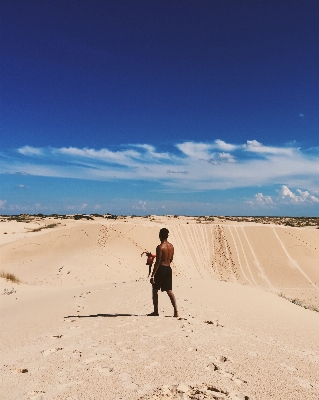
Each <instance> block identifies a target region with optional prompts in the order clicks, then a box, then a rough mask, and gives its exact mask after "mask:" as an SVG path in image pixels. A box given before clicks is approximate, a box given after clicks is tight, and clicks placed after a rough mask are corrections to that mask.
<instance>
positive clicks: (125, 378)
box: [119, 372, 138, 390]
mask: <svg viewBox="0 0 319 400" xmlns="http://www.w3.org/2000/svg"><path fill="white" fill-rule="evenodd" d="M119 376H120V379H121V380H122V382H123V385H124V386H125V388H126V389H131V390H136V389H138V385H136V383H134V382H133V380H132V376H131V375H130V374H129V373H127V372H123V373H121V374H120V375H119Z"/></svg>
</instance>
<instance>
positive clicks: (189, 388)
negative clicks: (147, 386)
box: [140, 383, 249, 400]
mask: <svg viewBox="0 0 319 400" xmlns="http://www.w3.org/2000/svg"><path fill="white" fill-rule="evenodd" d="M163 398H165V399H177V398H178V399H181V400H188V399H194V400H202V399H214V400H223V399H228V400H249V397H248V396H246V395H245V394H244V393H242V392H238V391H233V392H231V393H229V392H228V391H226V390H223V389H221V388H219V387H216V386H215V385H206V384H202V385H186V384H185V383H180V384H179V385H172V386H168V385H164V386H162V387H160V388H158V389H155V390H154V391H153V392H152V393H148V394H146V395H144V396H142V397H140V400H157V399H163Z"/></svg>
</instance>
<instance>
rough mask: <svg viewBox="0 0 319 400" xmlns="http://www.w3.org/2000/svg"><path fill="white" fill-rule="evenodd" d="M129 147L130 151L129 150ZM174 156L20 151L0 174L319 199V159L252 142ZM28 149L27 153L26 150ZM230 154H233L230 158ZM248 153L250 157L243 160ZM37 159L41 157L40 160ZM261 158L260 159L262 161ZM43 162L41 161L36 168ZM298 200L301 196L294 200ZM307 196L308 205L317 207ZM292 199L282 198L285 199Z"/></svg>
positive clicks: (149, 151) (186, 148)
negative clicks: (270, 191) (280, 188)
mask: <svg viewBox="0 0 319 400" xmlns="http://www.w3.org/2000/svg"><path fill="white" fill-rule="evenodd" d="M132 147H133V148H132ZM175 147H176V149H175V151H174V152H166V153H161V152H158V151H157V150H156V148H155V147H154V146H152V145H149V144H140V145H134V146H132V145H127V146H126V147H124V145H123V146H121V149H120V150H118V151H112V150H109V149H106V148H103V149H89V148H82V149H80V148H76V147H68V148H66V147H62V148H46V149H36V148H31V147H30V146H25V147H24V148H21V149H23V151H22V150H21V149H19V153H20V154H23V155H28V158H25V157H21V156H18V157H16V158H12V157H11V158H10V162H9V161H8V159H9V158H8V157H4V159H3V160H2V161H1V160H0V170H1V172H2V173H5V174H15V173H21V171H23V173H24V174H29V175H35V176H46V177H57V178H58V177H61V178H76V179H86V180H100V181H108V180H131V181H132V180H147V181H154V182H157V183H160V184H162V185H164V186H166V187H167V188H168V189H170V190H171V191H172V190H175V191H176V190H178V191H180V190H185V191H205V190H211V189H229V188H238V187H253V186H262V185H268V186H269V185H279V184H280V185H282V183H283V182H284V183H285V185H286V186H287V187H288V186H289V187H295V188H298V187H299V188H300V187H302V188H307V190H308V191H309V192H312V195H313V194H315V193H316V190H318V192H317V193H319V183H318V182H319V178H318V177H319V154H318V153H314V152H308V151H307V150H305V151H302V150H300V149H298V148H296V147H292V145H291V144H290V145H289V146H286V147H275V146H264V145H263V144H262V143H260V142H258V141H256V140H248V141H247V143H245V144H238V145H233V144H228V143H226V142H224V141H222V140H220V139H217V140H215V141H213V142H211V143H202V142H190V141H187V142H183V143H177V144H176V145H175ZM30 149H31V150H30ZM233 151H235V153H232V152H233ZM247 153H250V154H249V157H247ZM40 155H42V156H40ZM261 155H262V157H261ZM42 157H45V159H44V160H43V162H41V159H42ZM294 195H295V196H298V197H297V198H295V200H294V201H295V202H296V201H298V200H296V199H298V198H299V197H300V198H301V199H303V196H306V194H301V193H299V192H296V193H295V194H294ZM312 195H309V196H308V197H309V198H307V201H312V202H316V200H315V199H316V198H317V197H314V198H312V197H311V196H312ZM288 198H290V199H293V197H289V196H288V197H287V196H286V199H288Z"/></svg>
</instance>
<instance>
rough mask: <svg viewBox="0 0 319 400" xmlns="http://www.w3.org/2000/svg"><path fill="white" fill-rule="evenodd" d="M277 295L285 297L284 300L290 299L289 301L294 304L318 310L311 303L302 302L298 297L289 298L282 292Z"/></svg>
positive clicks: (318, 310)
mask: <svg viewBox="0 0 319 400" xmlns="http://www.w3.org/2000/svg"><path fill="white" fill-rule="evenodd" d="M279 296H280V297H282V298H283V299H286V300H288V301H290V303H293V304H296V306H299V307H303V308H305V309H306V310H310V311H315V312H319V308H317V307H315V306H313V305H309V304H306V303H304V302H303V301H301V300H299V299H291V298H289V297H286V296H285V295H284V294H283V293H280V294H279Z"/></svg>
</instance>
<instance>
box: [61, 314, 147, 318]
mask: <svg viewBox="0 0 319 400" xmlns="http://www.w3.org/2000/svg"><path fill="white" fill-rule="evenodd" d="M144 316H145V315H138V314H90V315H68V316H67V317H64V318H97V317H107V318H114V317H144Z"/></svg>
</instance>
